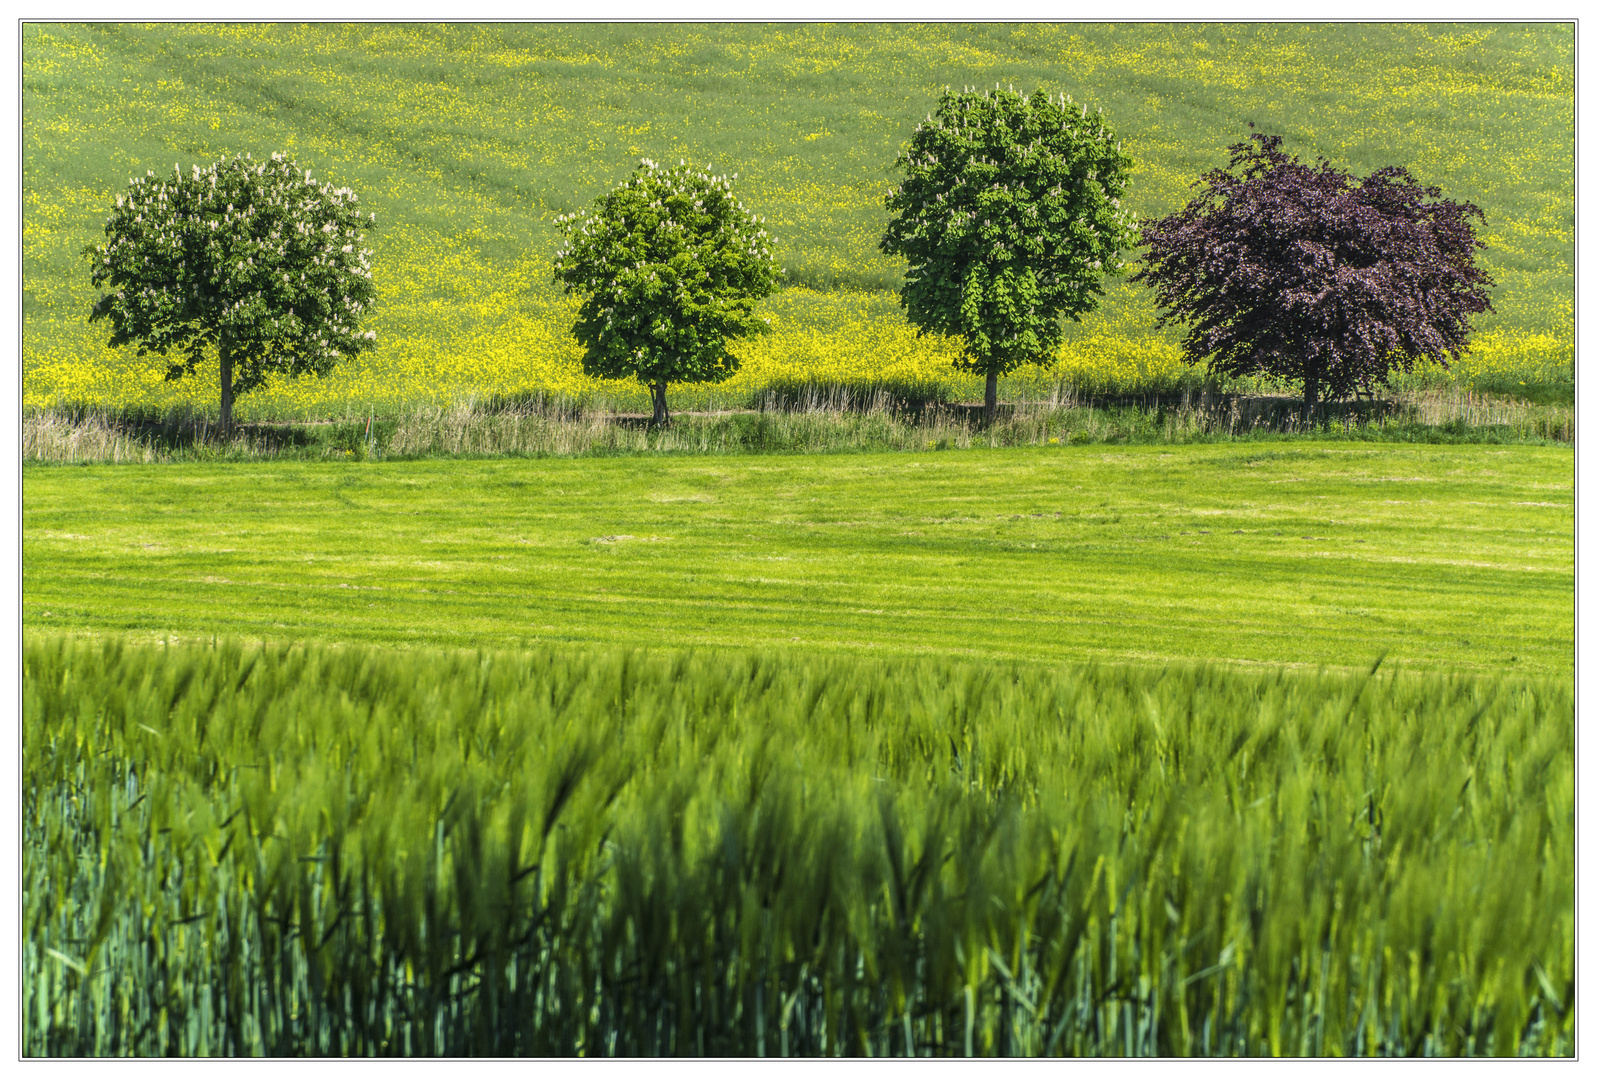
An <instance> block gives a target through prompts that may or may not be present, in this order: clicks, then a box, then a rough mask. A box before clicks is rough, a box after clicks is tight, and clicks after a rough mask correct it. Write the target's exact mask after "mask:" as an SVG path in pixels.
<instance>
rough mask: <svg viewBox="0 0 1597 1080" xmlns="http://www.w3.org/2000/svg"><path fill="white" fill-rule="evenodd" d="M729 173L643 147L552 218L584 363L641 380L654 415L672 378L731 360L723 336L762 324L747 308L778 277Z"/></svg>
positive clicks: (560, 277)
mask: <svg viewBox="0 0 1597 1080" xmlns="http://www.w3.org/2000/svg"><path fill="white" fill-rule="evenodd" d="M735 178H736V176H735V174H734V175H733V176H731V177H728V176H721V175H716V174H715V173H713V172H711V171H710V170H708V169H702V170H701V169H698V168H696V167H694V166H691V165H688V164H686V163H685V162H683V163H680V164H678V165H677V166H675V167H670V168H662V167H661V166H659V165H658V164H656V163H655V162H653V161H650V160H648V159H647V158H645V159H644V160H643V161H642V162H641V163H640V164H639V166H638V168H637V170H636V171H635V172H634V173H633V175H632V176H631V177H630V178H629V179H627V180H626V181H625V182H623V183H622V184H621V185H619V186H618V187H617V188H616V189H615V190H613V191H611V192H610V193H609V194H608V195H605V196H604V197H603V198H601V199H599V200H597V201H596V202H595V204H594V206H593V208H592V209H591V210H587V211H581V212H578V213H575V214H566V215H562V216H561V217H560V219H559V222H560V224H561V226H562V227H563V229H564V231H565V235H566V241H567V242H566V246H565V247H564V248H562V249H561V250H560V252H559V254H558V255H557V256H556V258H555V280H556V281H558V282H560V283H562V284H564V285H565V286H566V292H567V293H571V292H577V293H580V294H582V295H583V300H582V304H581V306H580V308H579V309H578V313H577V322H576V325H575V326H574V327H573V333H574V335H575V336H576V339H577V341H578V342H579V343H581V344H582V346H583V347H584V348H585V349H586V350H587V351H586V352H585V353H584V354H583V357H582V368H583V370H584V371H585V372H587V373H588V374H589V375H593V376H596V377H599V378H610V379H618V378H627V377H635V378H637V379H638V380H639V381H640V382H642V383H644V384H645V385H647V386H648V387H649V390H650V395H651V397H652V398H653V402H654V422H655V423H656V424H664V423H667V422H668V421H669V420H670V413H669V411H668V410H667V408H666V398H665V395H666V387H667V385H668V384H670V383H673V382H688V383H701V382H720V381H722V380H724V379H726V378H727V377H729V376H730V375H732V374H733V373H734V372H736V371H737V369H738V358H737V356H736V355H734V354H733V353H732V352H730V351H729V349H728V345H729V344H730V343H731V342H732V341H734V340H736V339H737V338H740V337H743V336H744V335H746V334H750V333H754V332H758V331H761V330H764V329H765V327H766V323H765V320H763V319H762V318H760V317H759V316H757V315H755V313H754V309H755V303H756V302H757V301H758V300H760V299H761V298H763V297H766V296H769V295H770V294H771V293H772V292H774V291H775V289H776V282H777V276H778V274H779V271H778V269H777V266H776V260H775V257H774V256H773V255H772V252H771V245H772V243H773V239H772V237H770V236H769V235H768V234H767V233H766V231H765V229H764V228H762V227H761V226H762V219H760V218H758V217H756V216H755V215H753V214H751V213H750V212H749V211H748V210H747V209H746V208H745V207H744V206H743V204H742V203H740V202H738V201H737V200H736V199H735V198H733V196H732V180H733V179H735Z"/></svg>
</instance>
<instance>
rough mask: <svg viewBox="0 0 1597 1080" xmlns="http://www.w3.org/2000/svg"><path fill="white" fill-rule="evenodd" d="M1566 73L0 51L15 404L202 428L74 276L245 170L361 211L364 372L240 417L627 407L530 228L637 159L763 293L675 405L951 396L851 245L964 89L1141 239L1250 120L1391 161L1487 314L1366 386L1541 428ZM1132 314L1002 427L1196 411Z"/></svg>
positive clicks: (1023, 42)
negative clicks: (177, 178)
mask: <svg viewBox="0 0 1597 1080" xmlns="http://www.w3.org/2000/svg"><path fill="white" fill-rule="evenodd" d="M1573 56H1574V41H1573V34H1572V30H1571V27H1570V26H1569V25H1554V24H1535V25H1512V24H1492V25H1441V24H1433V25H1419V24H1413V25H1403V24H1379V25H1359V24H1302V23H1300V24H1280V25H1272V24H1241V25H1236V24H1233V25H1221V24H1212V25H1172V24H1159V25H1154V24H1088V23H1075V24H1053V25H996V24H979V25H959V24H932V25H908V24H873V25H804V24H781V25H776V26H764V25H753V24H746V25H738V24H731V25H693V24H678V25H670V26H650V25H636V24H632V25H604V24H571V25H554V24H543V25H537V24H524V25H469V24H457V25H447V26H428V25H418V24H397V23H396V24H380V25H374V24H366V25H340V24H311V25H300V26H295V25H286V24H232V25H226V26H218V25H203V24H166V25H154V26H145V25H131V24H111V25H103V24H102V25H86V24H45V23H37V24H28V25H27V26H25V27H24V28H23V36H22V74H23V87H22V91H23V116H22V159H23V205H22V211H23V259H22V272H23V278H24V296H23V321H24V337H23V369H24V387H23V399H24V405H25V407H28V408H43V407H46V406H50V405H62V404H67V405H81V404H89V405H97V406H102V407H122V406H136V407H148V408H160V409H167V408H172V407H175V406H187V407H191V408H196V409H208V410H214V409H215V408H216V398H217V390H216V387H215V386H214V385H212V383H213V382H214V379H210V378H209V377H204V378H197V379H194V380H187V381H184V382H180V383H167V382H164V381H163V379H162V374H163V372H164V370H165V368H164V364H163V363H162V362H161V361H160V359H159V358H156V357H144V358H140V357H138V356H136V355H135V354H134V353H133V352H132V351H131V350H124V351H112V350H109V349H107V348H106V347H105V338H106V334H105V333H104V331H103V329H102V328H101V327H100V326H95V327H92V328H91V327H89V326H88V325H87V323H86V315H87V312H88V309H89V306H90V304H91V303H92V302H93V299H94V297H93V295H92V290H91V289H90V287H89V285H88V273H87V266H86V265H85V263H84V262H83V259H82V257H81V255H80V252H81V250H82V248H83V247H84V246H85V245H87V244H90V243H92V242H94V241H95V240H96V239H97V238H98V237H99V232H100V229H101V226H102V222H103V221H104V216H105V213H106V210H107V208H108V207H109V206H110V204H111V200H112V198H113V197H114V196H115V194H116V193H117V192H119V191H121V190H123V189H124V188H125V186H126V184H127V182H128V179H129V178H130V177H132V176H136V175H142V174H143V173H144V172H145V170H147V169H148V170H154V171H156V172H158V173H159V172H164V171H166V170H168V169H171V168H172V167H173V166H174V164H179V165H181V166H182V168H184V169H185V170H186V169H187V168H188V167H189V166H190V165H191V164H194V163H205V162H209V161H211V160H215V159H216V158H219V157H222V156H225V155H231V154H233V153H244V152H251V153H254V154H256V155H257V156H263V155H265V154H267V153H269V152H271V151H273V150H286V151H291V152H293V153H294V154H296V155H297V157H298V158H299V159H300V160H301V161H302V163H304V164H307V165H309V166H310V167H311V168H312V169H313V170H314V172H315V174H316V175H317V176H323V177H325V178H327V179H330V180H336V181H337V182H339V183H341V184H349V185H350V186H352V187H353V188H355V190H356V191H357V192H358V193H359V194H360V197H361V200H362V206H369V207H370V208H371V209H372V210H373V211H375V212H376V213H377V216H378V224H379V228H378V229H377V230H375V232H374V233H373V234H372V242H373V248H374V264H375V266H374V272H375V275H376V276H375V279H374V280H375V283H376V285H377V290H378V308H377V310H376V314H375V315H374V318H373V321H372V323H371V326H372V327H373V328H374V329H375V330H376V331H377V334H378V340H379V343H380V347H379V348H378V349H377V350H376V351H374V352H373V353H372V354H371V355H370V357H369V358H368V357H364V356H363V357H362V358H361V359H360V360H359V361H358V362H355V363H352V364H350V365H347V366H346V367H345V368H343V369H341V370H339V371H338V372H337V373H336V374H335V375H333V376H331V377H330V378H328V379H327V380H325V381H319V380H314V379H312V380H308V381H304V382H294V381H286V382H280V383H277V384H274V385H272V386H269V387H268V388H266V389H264V390H262V391H259V392H256V393H252V394H249V395H246V396H245V397H243V398H242V399H240V402H239V409H240V412H239V415H240V416H241V418H244V419H256V420H271V419H295V418H297V419H305V418H307V417H314V418H325V417H327V416H331V415H343V414H344V413H346V412H351V411H353V412H358V413H361V414H365V413H366V412H368V411H371V410H373V409H376V410H387V411H393V410H395V409H398V408H400V407H401V406H402V405H407V404H416V403H419V402H420V403H427V404H432V405H438V404H442V405H449V404H452V403H454V402H455V401H457V400H459V399H461V398H463V397H476V398H479V399H480V398H483V397H489V396H494V395H499V396H514V395H521V394H536V393H542V394H558V395H564V396H565V397H568V398H573V399H578V400H589V399H594V398H597V399H600V400H603V401H606V402H609V403H610V404H611V406H612V407H613V408H617V409H623V410H624V409H629V408H630V409H636V408H639V407H641V403H642V402H643V401H644V400H645V397H646V394H645V393H644V391H643V389H642V387H640V386H637V385H635V384H632V383H630V382H624V381H623V382H613V383H603V382H599V381H595V380H592V379H589V378H587V377H585V376H583V375H582V374H581V371H580V366H579V364H578V359H579V357H580V349H579V347H578V346H577V345H576V344H575V342H574V341H573V340H572V339H571V337H570V333H569V330H570V325H571V322H572V313H573V311H574V305H573V303H572V301H571V300H570V299H568V298H566V297H563V296H561V295H560V293H559V292H558V290H557V289H556V287H555V286H554V284H553V282H552V279H551V276H550V275H551V264H550V260H551V258H552V255H553V252H554V251H555V249H556V248H557V247H558V238H557V232H556V228H555V225H554V218H555V217H556V216H558V215H559V214H561V213H563V212H566V211H570V210H573V209H575V208H577V207H580V206H584V205H586V204H588V203H589V202H591V201H592V200H593V199H594V198H596V197H597V196H599V195H600V194H602V193H603V192H604V191H605V189H606V187H607V185H609V184H612V183H614V182H616V181H617V180H619V179H620V178H622V177H624V176H625V175H627V173H628V172H629V171H630V170H631V169H632V168H633V167H634V166H635V165H636V163H637V160H638V159H639V158H640V157H645V156H647V157H652V158H655V159H657V160H673V161H674V160H676V159H677V158H687V159H690V160H693V161H697V162H700V163H704V164H713V165H715V166H717V167H718V168H721V169H726V170H728V171H732V172H736V173H738V181H737V185H738V191H739V197H740V198H741V199H742V200H743V201H744V202H745V203H746V204H747V205H748V206H749V207H750V209H751V210H753V211H754V212H755V213H758V214H761V215H763V216H765V217H766V218H768V219H769V220H770V222H771V223H772V224H771V229H772V232H773V233H774V234H775V236H776V237H777V239H778V241H779V246H778V252H779V258H780V260H781V261H782V264H783V265H784V266H785V267H786V268H787V270H788V280H789V287H788V288H786V289H784V290H783V291H782V292H780V293H779V294H778V295H776V296H774V297H772V298H771V299H770V300H769V301H767V302H766V304H765V314H767V315H769V316H770V317H771V319H772V321H773V324H774V327H775V330H774V332H773V333H772V334H770V335H767V336H764V337H761V338H759V339H756V340H753V341H749V342H745V343H743V344H742V345H740V346H739V356H740V357H741V359H742V363H743V367H742V370H741V371H740V373H739V374H738V375H737V376H735V377H734V378H733V379H732V380H731V381H729V382H728V383H726V384H723V385H721V386H719V387H702V388H690V387H677V388H674V390H673V400H672V404H673V408H674V409H688V408H710V407H716V406H724V405H726V404H728V403H730V402H741V401H743V400H745V399H747V398H748V397H749V396H750V395H751V394H755V393H758V392H759V391H760V390H762V389H764V388H766V387H769V386H771V385H773V384H776V383H782V382H794V381H798V382H810V383H813V384H816V385H823V386H824V385H832V384H840V383H842V384H856V383H862V382H867V383H868V382H873V381H874V382H890V383H894V384H899V385H917V386H922V387H930V386H935V387H938V388H941V390H942V392H943V393H945V394H946V395H948V396H950V397H951V398H953V399H955V400H960V399H964V400H969V399H971V398H972V397H974V396H979V395H977V387H976V383H975V382H974V381H972V380H973V379H974V377H963V376H956V375H955V373H954V372H953V371H952V370H951V369H950V367H949V361H950V360H951V359H952V357H953V356H954V349H955V348H956V346H955V345H953V344H951V343H949V342H947V341H943V340H941V339H926V338H918V337H916V335H915V332H914V328H913V327H912V326H910V325H909V324H908V323H907V322H906V321H905V320H904V318H903V315H902V313H901V311H900V309H899V307H898V304H897V300H896V297H895V295H894V292H893V290H894V289H895V288H896V287H897V285H898V283H899V282H900V280H901V279H902V274H903V267H902V265H901V264H900V263H899V262H897V261H895V260H892V259H889V258H887V257H886V256H883V255H881V254H880V253H879V252H878V251H877V250H876V244H877V241H878V239H879V237H880V236H881V232H882V228H883V225H884V223H885V220H886V216H885V215H886V212H885V210H884V209H883V206H882V198H883V195H884V194H885V192H886V190H887V188H888V187H889V186H890V185H891V184H892V183H893V175H894V174H893V173H892V170H891V164H892V161H893V159H894V157H895V155H896V154H897V153H898V151H899V149H900V147H901V146H902V145H903V144H904V143H905V142H906V140H907V139H908V137H909V134H910V132H911V131H912V130H913V128H914V125H915V123H916V122H917V121H918V120H919V119H921V118H922V117H923V116H924V115H925V114H926V113H927V112H929V111H930V110H931V108H932V106H933V103H934V101H935V100H936V97H937V95H938V94H939V93H940V92H941V90H942V88H943V87H944V86H945V85H949V86H965V85H982V84H987V85H992V84H993V83H994V82H1003V83H1005V84H1010V83H1012V84H1014V85H1016V86H1018V87H1021V88H1023V89H1027V90H1030V89H1032V88H1035V87H1043V88H1046V89H1048V90H1050V91H1052V92H1063V93H1069V94H1072V95H1074V97H1075V99H1076V100H1078V101H1082V102H1087V103H1091V104H1092V105H1093V106H1102V107H1103V109H1104V110H1105V112H1106V114H1107V115H1108V116H1109V117H1110V118H1111V120H1112V122H1113V124H1114V126H1115V129H1116V131H1117V132H1118V133H1119V134H1120V135H1121V136H1122V137H1123V138H1124V140H1125V144H1126V147H1127V150H1128V151H1129V152H1130V153H1131V155H1132V156H1133V158H1134V159H1135V160H1136V162H1137V164H1136V168H1135V171H1134V179H1133V183H1132V187H1131V189H1130V194H1129V195H1128V205H1129V207H1130V208H1131V209H1133V210H1136V211H1137V212H1139V213H1140V214H1141V215H1143V216H1144V217H1150V216H1156V215H1159V214H1164V213H1168V212H1169V211H1171V210H1173V209H1175V208H1177V207H1178V206H1180V205H1181V204H1182V203H1183V202H1184V201H1185V199H1186V198H1187V197H1188V194H1189V187H1188V185H1189V184H1191V183H1192V181H1193V180H1194V179H1196V177H1197V176H1198V175H1199V174H1201V173H1202V172H1203V171H1204V170H1206V169H1209V168H1212V167H1215V166H1217V165H1220V164H1223V162H1224V160H1225V147H1226V146H1228V145H1229V144H1231V143H1233V142H1236V141H1238V140H1240V139H1241V138H1243V137H1244V136H1245V135H1246V133H1247V130H1248V128H1247V125H1248V123H1249V122H1254V123H1257V124H1258V125H1259V127H1260V128H1262V129H1264V130H1268V131H1272V132H1278V133H1280V134H1282V135H1283V136H1285V138H1286V143H1287V147H1288V149H1289V150H1291V151H1293V152H1296V153H1298V154H1300V155H1301V156H1303V157H1305V158H1308V159H1312V158H1314V157H1316V156H1318V155H1324V156H1326V157H1328V158H1330V159H1331V160H1332V161H1333V162H1335V163H1337V164H1338V165H1341V166H1344V167H1350V168H1353V169H1355V170H1357V171H1360V172H1368V171H1370V170H1373V169H1375V168H1377V167H1380V166H1382V165H1386V164H1393V163H1395V164H1402V165H1405V166H1407V167H1409V168H1410V169H1411V170H1412V171H1413V172H1414V174H1415V175H1416V176H1417V177H1418V178H1419V180H1420V181H1421V182H1422V183H1426V184H1436V185H1438V186H1440V187H1441V188H1442V189H1443V190H1444V192H1445V193H1446V194H1447V195H1448V196H1450V197H1453V198H1458V199H1466V200H1470V201H1472V202H1475V203H1476V204H1478V205H1480V206H1481V207H1482V208H1483V209H1484V211H1485V213H1486V226H1485V231H1484V233H1483V237H1484V239H1485V241H1486V242H1487V244H1488V247H1487V249H1486V251H1485V252H1483V253H1482V259H1483V261H1484V265H1485V266H1486V267H1487V268H1488V269H1489V270H1490V272H1491V273H1492V274H1493V275H1494V276H1495V277H1496V279H1497V282H1498V285H1497V288H1496V290H1495V291H1494V293H1493V298H1494V304H1495V306H1496V309H1497V311H1496V314H1494V315H1489V316H1486V317H1484V318H1482V319H1481V320H1480V322H1479V324H1478V330H1477V333H1476V335H1475V339H1474V347H1473V349H1472V350H1471V352H1470V353H1469V354H1467V355H1466V356H1465V357H1464V358H1463V360H1462V361H1461V362H1460V363H1459V364H1458V365H1456V368H1455V370H1454V371H1453V372H1452V373H1451V374H1448V373H1442V372H1440V371H1434V370H1433V371H1428V372H1426V371H1421V372H1417V373H1416V374H1415V375H1413V376H1409V377H1404V378H1402V379H1400V380H1399V381H1398V388H1399V389H1424V388H1426V387H1433V388H1434V387H1437V386H1443V387H1456V388H1459V389H1461V390H1464V391H1474V392H1482V391H1489V392H1494V393H1513V394H1519V393H1522V392H1523V393H1531V394H1535V393H1538V392H1540V393H1546V392H1548V390H1551V391H1552V392H1553V393H1554V395H1555V396H1557V397H1558V398H1559V399H1560V400H1562V401H1565V402H1569V401H1572V394H1573V390H1572V387H1573V340H1574V337H1573V334H1574V314H1573V243H1574V226H1573V213H1574V202H1573V191H1574V187H1573V164H1574V155H1573V145H1574V96H1573V85H1574V83H1573V80H1574V61H1573ZM1153 315H1154V312H1153V310H1152V308H1151V307H1150V305H1149V301H1148V298H1147V295H1146V290H1144V289H1141V288H1133V287H1131V286H1127V285H1124V284H1123V283H1118V284H1117V283H1113V282H1111V283H1110V284H1109V286H1108V291H1107V294H1106V296H1105V297H1104V302H1103V304H1102V307H1101V310H1100V311H1099V312H1098V313H1097V314H1095V315H1093V316H1091V317H1089V318H1087V319H1085V320H1084V321H1083V322H1082V323H1081V324H1079V326H1076V327H1074V328H1073V332H1072V334H1071V336H1070V339H1069V341H1068V342H1067V343H1066V345H1065V346H1064V348H1063V350H1062V353H1061V356H1060V358H1059V366H1058V368H1057V369H1056V370H1055V371H1053V372H1046V371H1044V370H1042V369H1040V368H1028V369H1023V370H1021V371H1019V372H1017V373H1015V375H1013V376H1012V377H1011V378H1009V379H1007V380H1006V382H1005V383H1004V384H1003V389H1002V393H1003V395H1004V396H1005V398H1006V399H1018V398H1021V397H1025V396H1028V395H1029V396H1031V397H1036V396H1038V395H1039V394H1040V393H1044V392H1045V391H1046V390H1047V389H1048V388H1049V387H1052V386H1054V385H1055V384H1056V382H1058V381H1059V380H1063V381H1064V382H1065V383H1066V385H1067V386H1068V387H1070V388H1071V389H1072V390H1073V391H1074V392H1077V393H1084V394H1106V393H1107V394H1118V393H1149V392H1173V391H1178V390H1181V389H1183V388H1191V387H1193V386H1196V385H1200V384H1201V383H1202V382H1203V373H1202V372H1199V371H1193V370H1191V369H1188V368H1186V367H1185V366H1184V365H1182V364H1181V363H1180V361H1179V359H1178V349H1177V345H1176V339H1175V337H1174V336H1173V335H1172V334H1171V333H1165V332H1158V331H1156V330H1154V329H1153V326H1152V320H1153ZM203 370H205V369H202V371H203ZM210 370H211V371H212V372H214V367H212V368H211V369H210ZM1254 389H1258V388H1257V387H1255V388H1254ZM1263 389H1271V388H1270V387H1264V388H1263ZM1275 389H1279V388H1275Z"/></svg>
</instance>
